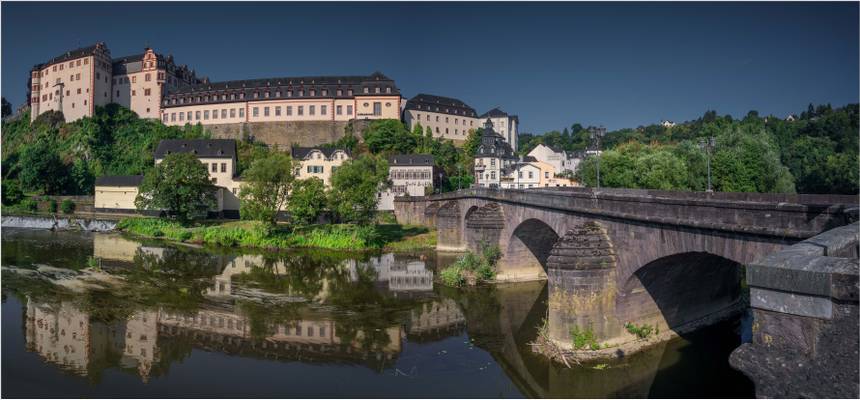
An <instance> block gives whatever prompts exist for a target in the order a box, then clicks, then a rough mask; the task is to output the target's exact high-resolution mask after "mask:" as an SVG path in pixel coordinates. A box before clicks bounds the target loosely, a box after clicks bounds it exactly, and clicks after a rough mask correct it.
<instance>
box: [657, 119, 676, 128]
mask: <svg viewBox="0 0 860 400" xmlns="http://www.w3.org/2000/svg"><path fill="white" fill-rule="evenodd" d="M660 125H662V126H663V127H664V128H671V127H673V126H675V123H674V122H672V121H669V120H668V119H664V120H663V121H661V122H660Z"/></svg>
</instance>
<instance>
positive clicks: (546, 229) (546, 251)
mask: <svg viewBox="0 0 860 400" xmlns="http://www.w3.org/2000/svg"><path fill="white" fill-rule="evenodd" d="M558 237H559V236H558V233H557V232H556V231H555V230H554V229H553V228H552V227H551V226H549V225H548V224H547V223H546V222H543V221H541V220H539V219H536V218H529V219H526V220H525V221H523V222H521V223H520V224H519V225H517V227H516V228H514V230H513V232H512V233H511V236H510V238H508V241H507V248H506V249H502V251H503V254H504V261H505V263H506V265H509V266H515V267H514V268H516V269H521V270H536V269H537V270H542V271H543V272H544V273H545V272H546V270H547V259H549V256H550V251H551V250H552V246H553V245H554V244H555V242H556V241H557V240H558Z"/></svg>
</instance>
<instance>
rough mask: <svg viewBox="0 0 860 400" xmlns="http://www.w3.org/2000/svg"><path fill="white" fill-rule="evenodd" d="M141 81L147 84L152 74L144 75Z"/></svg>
mask: <svg viewBox="0 0 860 400" xmlns="http://www.w3.org/2000/svg"><path fill="white" fill-rule="evenodd" d="M143 80H144V81H146V82H149V81H151V80H152V74H146V75H144V76H143Z"/></svg>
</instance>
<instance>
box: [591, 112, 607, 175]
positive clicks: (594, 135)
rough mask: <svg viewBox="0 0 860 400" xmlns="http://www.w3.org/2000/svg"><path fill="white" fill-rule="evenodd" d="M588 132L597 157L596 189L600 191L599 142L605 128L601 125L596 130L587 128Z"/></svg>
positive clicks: (604, 132) (604, 133)
mask: <svg viewBox="0 0 860 400" xmlns="http://www.w3.org/2000/svg"><path fill="white" fill-rule="evenodd" d="M588 132H589V133H591V142H592V147H593V148H594V149H595V151H596V155H597V188H598V189H600V140H601V139H603V136H604V135H606V128H604V127H603V125H601V126H599V127H597V128H594V127H592V128H589V129H588Z"/></svg>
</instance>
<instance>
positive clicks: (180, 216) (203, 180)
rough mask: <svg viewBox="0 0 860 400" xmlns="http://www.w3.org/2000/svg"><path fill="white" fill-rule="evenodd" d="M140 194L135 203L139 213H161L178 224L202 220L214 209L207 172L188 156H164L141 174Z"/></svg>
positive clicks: (194, 158) (213, 195) (195, 159)
mask: <svg viewBox="0 0 860 400" xmlns="http://www.w3.org/2000/svg"><path fill="white" fill-rule="evenodd" d="M139 190H140V193H139V194H138V195H137V198H136V199H135V201H134V204H135V206H136V207H137V208H138V209H142V210H164V211H165V212H166V213H167V215H168V216H169V217H171V218H176V219H177V220H179V221H180V222H181V223H188V222H191V221H194V220H196V219H201V218H205V217H206V215H207V212H208V211H209V210H210V209H212V208H214V207H215V206H216V201H215V191H216V190H217V189H216V187H215V186H214V185H212V182H210V181H209V173H208V172H207V171H206V167H204V166H203V163H201V162H200V161H199V160H198V159H197V157H195V156H194V155H193V154H190V153H174V154H169V155H167V156H166V157H164V160H162V161H161V163H159V164H158V165H156V166H155V168H152V169H150V170H149V171H147V173H146V174H145V175H144V178H143V182H142V183H141V185H140V189H139Z"/></svg>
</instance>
